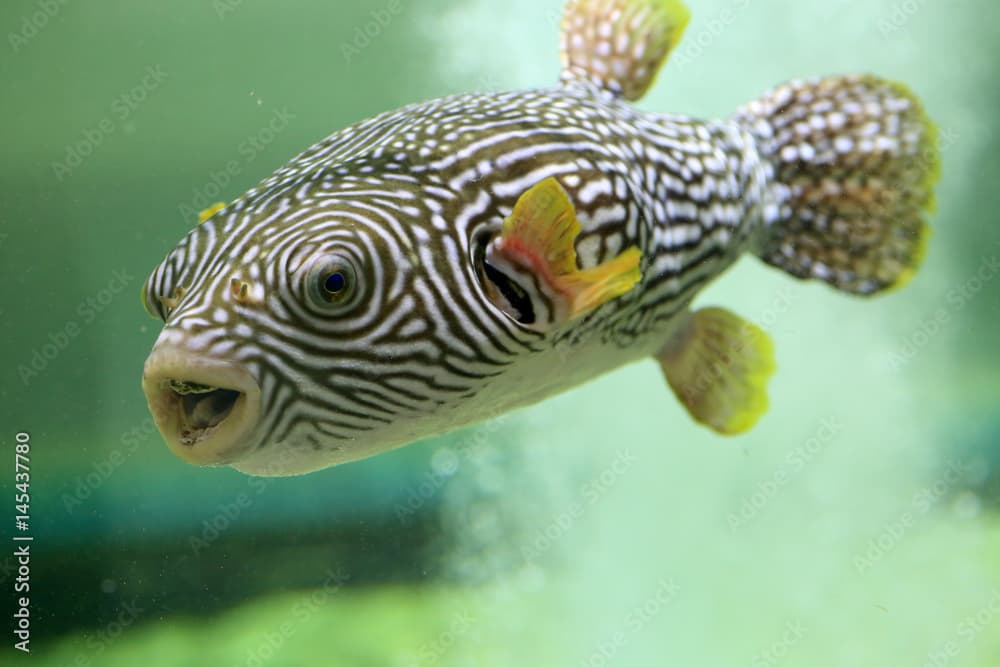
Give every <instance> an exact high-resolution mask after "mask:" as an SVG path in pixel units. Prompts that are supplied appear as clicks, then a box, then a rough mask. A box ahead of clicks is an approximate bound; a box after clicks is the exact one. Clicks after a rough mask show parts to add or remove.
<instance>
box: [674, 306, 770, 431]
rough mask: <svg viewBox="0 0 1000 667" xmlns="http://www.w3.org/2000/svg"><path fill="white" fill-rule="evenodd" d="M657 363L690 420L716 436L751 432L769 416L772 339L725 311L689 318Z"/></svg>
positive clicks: (703, 311) (709, 311)
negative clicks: (768, 390)
mask: <svg viewBox="0 0 1000 667" xmlns="http://www.w3.org/2000/svg"><path fill="white" fill-rule="evenodd" d="M659 362H660V366H661V368H662V369H663V374H664V375H665V376H666V378H667V382H668V383H669V384H670V387H671V388H672V389H673V390H674V393H675V394H676V395H677V398H678V399H680V401H681V403H683V404H684V407H686V408H687V410H688V412H689V413H690V414H691V416H692V417H693V418H694V419H695V420H696V421H698V422H699V423H701V424H704V425H705V426H708V427H709V428H711V429H712V430H714V431H716V432H717V433H721V434H723V435H736V434H739V433H743V432H745V431H748V430H749V429H750V428H751V427H752V426H753V425H754V424H755V423H756V422H757V420H758V419H759V418H760V417H761V416H762V415H763V414H764V413H765V412H767V407H768V401H767V383H768V380H769V379H770V377H771V375H772V374H773V373H774V370H775V363H774V346H773V344H772V343H771V338H770V337H769V336H768V335H767V333H765V332H764V331H763V330H762V329H760V328H759V327H757V326H756V325H754V324H752V323H750V322H747V321H746V320H743V319H742V318H740V317H738V316H736V315H734V314H732V313H730V312H729V311H727V310H723V309H722V308H703V309H701V310H699V311H697V312H695V313H694V314H692V315H689V319H688V321H687V322H686V323H685V325H684V327H683V328H682V329H681V330H680V331H679V332H678V333H677V334H676V335H675V338H674V340H672V341H670V343H668V344H667V346H666V347H664V349H663V350H662V351H661V352H660V354H659Z"/></svg>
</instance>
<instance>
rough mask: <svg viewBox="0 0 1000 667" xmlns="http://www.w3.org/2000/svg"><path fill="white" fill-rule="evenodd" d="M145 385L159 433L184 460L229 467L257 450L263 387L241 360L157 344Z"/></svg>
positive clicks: (145, 367) (145, 373)
mask: <svg viewBox="0 0 1000 667" xmlns="http://www.w3.org/2000/svg"><path fill="white" fill-rule="evenodd" d="M142 389H143V391H144V392H145V394H146V400H147V402H148V403H149V410H150V413H152V415H153V420H154V421H155V422H156V426H157V428H158V429H159V431H160V434H161V435H162V436H163V439H164V440H165V441H166V443H167V445H168V446H169V447H170V450H171V451H172V452H173V453H174V454H175V455H177V456H178V457H179V458H180V459H182V460H184V461H186V462H188V463H191V464H194V465H201V466H213V465H214V466H217V465H228V464H231V463H234V462H236V461H239V460H241V459H243V458H244V457H246V456H248V455H249V454H250V453H252V452H253V451H254V450H255V449H256V444H257V443H256V438H255V431H256V430H257V425H258V423H259V422H260V414H261V413H260V410H261V408H260V406H261V396H260V386H259V385H258V384H257V381H256V380H255V379H254V378H253V376H252V375H251V374H250V372H249V371H247V370H246V369H245V368H244V367H243V366H241V365H240V364H237V363H234V362H231V361H225V360H220V359H212V358H206V357H202V356H196V355H192V354H191V353H190V352H187V351H184V350H179V349H176V348H173V347H163V348H160V347H154V349H153V352H152V353H151V354H150V355H149V358H147V359H146V364H145V366H144V368H143V374H142Z"/></svg>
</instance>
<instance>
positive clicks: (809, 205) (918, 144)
mask: <svg viewBox="0 0 1000 667" xmlns="http://www.w3.org/2000/svg"><path fill="white" fill-rule="evenodd" d="M736 119H737V120H738V121H740V122H741V123H742V124H744V125H745V126H746V127H748V128H749V129H750V130H751V131H752V132H753V133H754V135H756V137H757V139H758V141H759V144H760V149H761V152H762V154H763V155H764V157H765V158H767V159H768V160H769V161H770V163H771V165H772V166H773V168H774V172H775V173H774V183H775V185H774V186H773V189H772V194H773V196H774V204H775V206H773V207H770V209H768V210H766V211H765V222H766V223H767V229H766V230H764V231H763V238H762V241H761V243H760V245H759V247H758V254H759V255H760V257H761V258H763V260H764V261H765V262H767V263H768V264H772V265H773V266H776V267H778V268H781V269H784V270H785V271H787V272H789V273H791V274H792V275H794V276H797V277H799V278H816V279H819V280H823V281H825V282H827V283H829V284H831V285H833V286H834V287H836V288H837V289H840V290H843V291H845V292H851V293H854V294H862V295H867V294H874V293H876V292H880V291H882V290H886V289H889V288H893V287H898V286H901V285H903V284H905V283H906V282H907V281H908V280H909V279H910V277H912V275H913V274H914V272H915V271H916V269H917V267H918V266H919V264H920V262H921V260H922V258H923V254H924V249H925V245H926V243H927V240H928V238H929V237H930V233H931V230H930V227H929V226H928V225H927V223H926V218H927V216H928V215H929V213H930V212H931V211H932V209H933V207H934V196H933V188H934V184H935V182H936V181H937V177H938V157H939V156H938V144H937V132H936V130H935V127H934V125H933V123H932V122H931V121H930V120H929V119H928V117H927V115H926V114H925V113H924V110H923V107H922V106H921V104H920V102H919V101H918V100H917V98H916V97H915V96H914V95H913V93H911V92H910V91H909V90H908V89H907V88H906V87H904V86H903V85H901V84H898V83H891V82H888V81H884V80H882V79H878V78H876V77H873V76H849V77H832V78H827V79H821V80H817V81H809V82H794V83H789V84H785V85H783V86H780V87H778V88H776V89H775V90H773V91H772V92H770V93H769V94H767V95H766V96H764V97H763V98H761V99H759V100H757V101H755V102H752V103H750V104H749V105H747V106H746V107H744V108H743V109H742V110H741V111H740V112H739V113H738V114H737V115H736Z"/></svg>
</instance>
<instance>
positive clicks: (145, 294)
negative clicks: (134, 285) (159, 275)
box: [141, 281, 163, 320]
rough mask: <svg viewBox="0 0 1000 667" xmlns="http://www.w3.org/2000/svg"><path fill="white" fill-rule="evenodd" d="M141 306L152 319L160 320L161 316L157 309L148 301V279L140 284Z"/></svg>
mask: <svg viewBox="0 0 1000 667" xmlns="http://www.w3.org/2000/svg"><path fill="white" fill-rule="evenodd" d="M141 297H142V307H143V309H144V310H145V311H146V313H147V314H148V315H149V316H150V317H152V318H153V319H154V320H162V319H163V316H162V314H161V313H160V312H159V310H158V309H156V308H154V307H153V304H151V303H150V302H149V281H146V284H145V285H143V286H142V295H141Z"/></svg>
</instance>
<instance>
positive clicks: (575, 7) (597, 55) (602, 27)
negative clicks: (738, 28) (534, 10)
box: [562, 0, 691, 101]
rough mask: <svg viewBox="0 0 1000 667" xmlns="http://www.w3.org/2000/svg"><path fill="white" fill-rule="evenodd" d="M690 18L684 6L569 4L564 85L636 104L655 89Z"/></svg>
mask: <svg viewBox="0 0 1000 667" xmlns="http://www.w3.org/2000/svg"><path fill="white" fill-rule="evenodd" d="M690 18H691V12H689V11H688V8H687V6H686V5H685V4H684V2H683V0H569V2H568V3H567V4H566V10H565V14H564V16H563V26H562V67H563V70H562V80H563V82H564V83H565V84H567V85H572V84H573V83H575V82H579V81H587V82H591V83H593V84H596V85H597V86H599V87H600V88H603V89H604V90H607V91H609V92H611V93H614V94H615V95H617V96H621V97H624V98H625V99H627V100H632V101H634V100H638V99H640V98H641V97H642V96H643V95H645V94H646V91H647V90H649V88H650V87H651V86H652V85H653V81H654V80H655V79H656V75H657V73H658V72H659V71H660V68H661V67H662V66H663V64H664V63H665V62H666V61H667V56H668V55H669V54H670V52H671V51H672V50H673V49H674V47H676V46H677V44H678V43H679V42H680V40H681V35H682V34H683V33H684V28H686V27H687V24H688V21H689V20H690Z"/></svg>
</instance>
